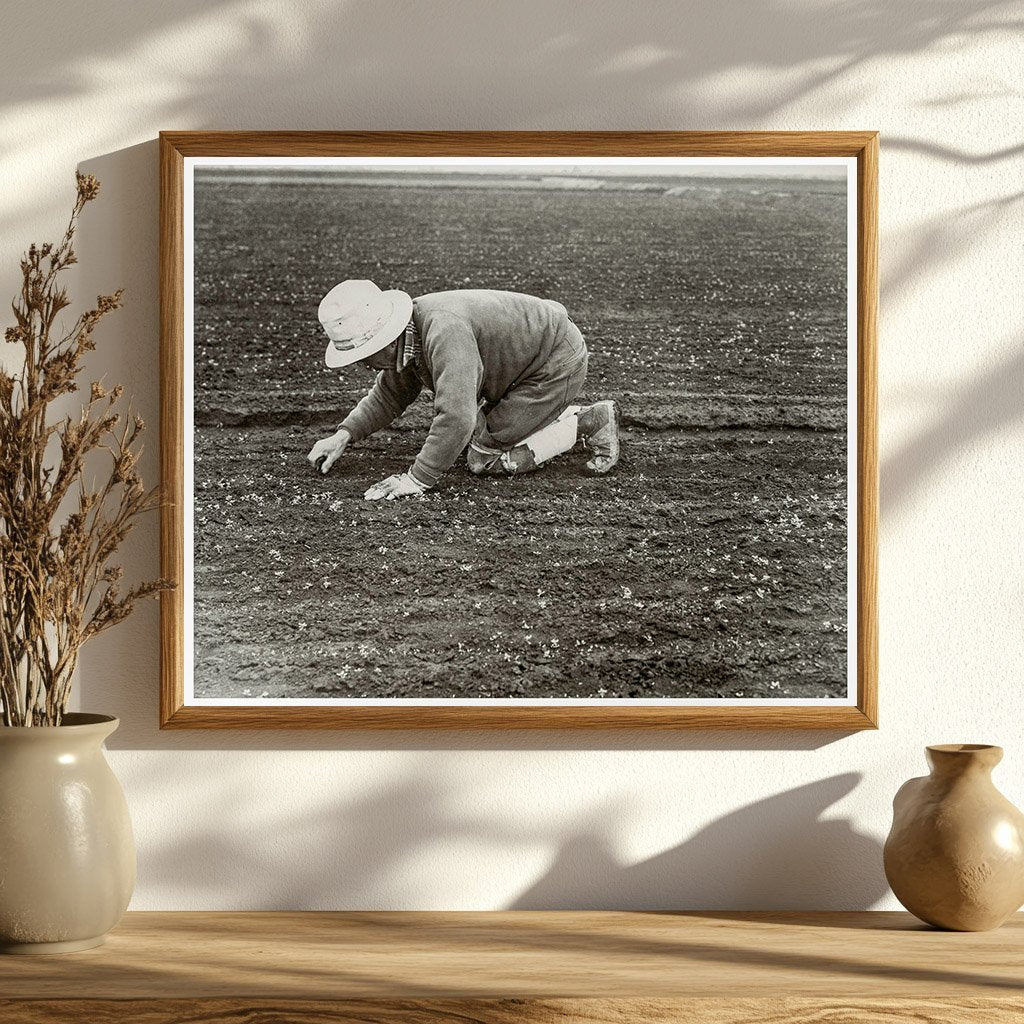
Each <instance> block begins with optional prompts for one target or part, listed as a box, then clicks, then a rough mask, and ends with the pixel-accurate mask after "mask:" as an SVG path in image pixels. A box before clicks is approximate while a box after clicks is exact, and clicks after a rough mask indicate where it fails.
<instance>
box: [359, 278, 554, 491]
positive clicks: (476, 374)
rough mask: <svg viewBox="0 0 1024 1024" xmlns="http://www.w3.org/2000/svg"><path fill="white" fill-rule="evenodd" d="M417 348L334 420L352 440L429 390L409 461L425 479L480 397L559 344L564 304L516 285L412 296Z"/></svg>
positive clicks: (473, 415) (502, 388)
mask: <svg viewBox="0 0 1024 1024" xmlns="http://www.w3.org/2000/svg"><path fill="white" fill-rule="evenodd" d="M412 319H413V323H414V324H415V325H416V328H417V330H418V332H419V337H420V345H421V348H422V354H421V356H420V358H419V359H418V360H417V361H416V362H414V363H411V364H410V365H408V366H406V367H405V369H403V370H398V369H395V370H382V371H381V372H380V374H378V376H377V380H376V381H375V383H374V385H373V387H372V388H371V389H370V392H369V393H368V394H367V395H366V396H365V397H364V398H363V399H362V400H361V401H360V402H359V404H358V405H357V406H356V407H355V408H354V409H353V410H352V412H350V413H349V415H348V416H347V417H346V418H345V421H344V422H343V423H342V424H341V425H342V427H344V428H345V429H346V430H347V431H348V432H349V433H350V434H351V435H352V439H353V440H355V441H359V440H361V439H362V438H364V437H368V436H369V435H370V434H372V433H374V432H375V431H377V430H380V429H382V428H383V427H386V426H387V425H388V424H389V423H390V422H391V421H392V420H394V419H395V417H397V416H398V415H399V414H400V413H401V412H402V411H403V410H404V409H405V408H406V407H407V406H409V405H410V404H411V403H412V402H413V401H414V400H415V398H416V396H417V395H418V394H419V393H420V390H421V389H422V388H423V387H426V388H427V389H429V390H431V391H433V393H434V420H433V422H432V423H431V425H430V433H429V434H428V435H427V439H426V441H425V442H424V444H423V448H422V449H421V450H420V453H419V455H418V456H417V457H416V461H415V462H414V463H413V466H412V473H413V476H415V477H416V479H417V480H419V481H420V483H423V484H426V485H427V486H433V485H434V484H435V483H437V481H438V480H439V479H440V477H441V475H442V474H443V473H444V472H445V471H446V470H448V469H449V468H451V466H452V465H453V464H454V463H455V460H456V459H457V458H458V457H459V455H460V454H461V453H462V451H463V449H464V448H465V447H466V445H467V444H469V441H470V438H471V437H472V436H473V431H474V430H475V428H476V423H477V409H478V408H479V405H480V402H481V400H486V401H487V402H489V403H492V404H493V403H496V402H498V401H500V400H501V398H503V397H504V395H505V394H506V393H507V392H508V390H509V389H510V388H511V387H513V386H514V385H516V384H518V383H519V382H520V381H523V380H526V379H527V378H529V377H531V376H534V375H536V374H538V373H541V372H542V371H543V367H544V366H545V365H546V364H547V363H548V362H549V360H550V359H551V356H552V353H554V352H556V351H557V350H558V349H559V347H560V346H561V345H562V344H564V343H565V340H566V331H567V329H568V325H569V317H568V314H567V312H566V309H565V306H563V305H562V304H561V303H560V302H555V301H554V300H552V299H539V298H536V297H535V296H533V295H521V294H519V293H518V292H502V291H491V290H483V289H466V290H463V291H449V292H433V293H432V294H430V295H421V296H420V297H419V298H417V299H414V300H413V307H412Z"/></svg>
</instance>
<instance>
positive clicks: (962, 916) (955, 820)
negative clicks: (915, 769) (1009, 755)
mask: <svg viewBox="0 0 1024 1024" xmlns="http://www.w3.org/2000/svg"><path fill="white" fill-rule="evenodd" d="M927 753H928V763H929V764H930V766H931V775H928V776H925V777H923V778H918V779H911V780H910V781H909V782H906V783H904V784H903V786H902V788H901V789H900V790H899V792H898V793H897V794H896V797H895V799H894V800H893V822H892V831H891V832H890V833H889V838H888V839H887V840H886V843H885V854H884V859H885V876H886V878H887V879H888V880H889V885H890V886H892V891H893V892H894V893H895V894H896V898H897V899H898V900H899V901H900V903H902V904H903V906H905V907H906V908H907V910H909V911H910V912H911V913H912V914H914V915H915V916H916V917H919V918H921V920H922V921H926V922H928V924H932V925H935V926H936V927H938V928H949V929H951V930H954V931H966V932H977V931H987V930H988V929H990V928H998V927H999V925H1001V924H1002V923H1003V922H1004V921H1005V920H1006V919H1007V918H1008V917H1009V916H1010V915H1011V914H1013V913H1014V912H1015V911H1016V910H1018V909H1019V908H1020V906H1021V904H1024V815H1022V814H1021V812H1020V811H1018V810H1017V808H1016V807H1014V806H1013V804H1011V803H1010V801H1009V800H1007V799H1006V797H1004V796H1003V795H1002V793H1000V792H999V790H997V789H996V787H995V786H994V785H993V784H992V774H991V773H992V769H993V768H994V767H995V766H996V765H997V764H998V763H999V762H1000V760H1002V757H1003V751H1002V750H1001V749H1000V748H999V747H992V746H984V745H980V744H949V745H943V746H934V747H928V748H927Z"/></svg>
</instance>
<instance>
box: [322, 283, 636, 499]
mask: <svg viewBox="0 0 1024 1024" xmlns="http://www.w3.org/2000/svg"><path fill="white" fill-rule="evenodd" d="M319 316H320V323H321V324H322V325H323V328H324V330H325V331H326V332H327V336H328V338H329V339H330V340H329V342H328V344H327V353H326V356H325V361H326V363H327V365H328V366H330V367H339V366H348V365H349V364H351V363H357V362H359V363H365V364H366V365H368V366H370V367H373V368H374V369H376V370H379V371H380V372H379V373H378V374H377V379H376V382H375V383H374V385H373V387H372V388H371V389H370V392H369V393H368V394H367V395H366V397H364V398H363V399H362V401H360V402H359V404H358V405H357V406H356V407H355V408H354V409H353V410H352V412H350V413H349V415H348V416H347V417H346V418H345V421H344V422H343V423H342V424H341V426H340V427H339V428H338V430H337V432H336V433H334V434H332V435H331V436H330V437H325V438H323V439H322V440H320V441H317V443H316V444H315V445H313V448H312V450H311V451H310V453H309V455H308V460H309V462H310V464H311V465H313V466H316V467H319V469H320V471H321V472H322V473H326V472H327V471H328V470H329V469H330V468H331V466H333V465H334V463H335V462H337V460H338V459H339V458H340V457H341V455H342V454H343V453H344V451H345V449H346V448H347V447H348V445H349V443H350V442H352V441H359V440H361V439H363V438H365V437H369V436H370V434H373V433H374V432H375V431H378V430H381V429H383V428H384V427H386V426H387V425H388V424H389V423H391V421H392V420H394V419H395V418H396V417H397V416H398V415H399V414H400V413H402V411H403V410H404V409H405V408H406V407H407V406H408V405H409V404H410V403H411V402H412V401H413V400H414V399H415V398H416V396H417V395H418V394H419V393H420V391H421V390H422V389H423V388H427V389H428V390H429V391H432V392H433V394H434V420H433V422H432V423H431V425H430V432H429V434H428V435H427V439H426V441H425V442H424V444H423V448H422V449H421V450H420V453H419V455H418V456H417V457H416V460H415V461H414V462H413V464H412V466H411V467H410V468H409V469H408V470H407V471H406V472H404V473H399V474H396V475H395V476H390V477H388V478H387V479H386V480H382V481H381V482H380V483H378V484H374V486H373V487H371V488H370V489H369V490H368V491H367V492H366V495H365V496H366V497H367V498H368V499H370V500H374V499H377V498H401V497H406V496H409V495H418V494H422V493H423V492H424V491H425V490H427V489H428V488H430V487H432V486H433V485H434V484H436V483H437V481H438V480H439V479H440V478H441V475H442V474H443V473H444V472H445V471H446V470H448V469H450V468H451V466H452V465H453V464H454V463H455V461H456V459H458V457H459V455H460V454H461V453H462V451H463V450H464V449H465V448H466V446H467V445H469V452H468V456H467V460H468V464H469V468H470V470H471V471H472V472H473V473H476V474H493V473H507V474H516V473H528V472H530V471H532V470H534V469H536V468H537V467H538V466H540V465H543V464H544V463H545V462H547V461H548V460H549V459H553V458H554V457H555V456H556V455H561V454H562V453H563V452H567V451H569V450H570V449H571V448H573V447H575V445H576V443H577V441H581V442H582V444H583V446H584V447H585V448H586V449H587V451H588V452H589V454H590V460H589V461H588V462H587V464H586V468H587V470H588V471H589V472H590V473H592V474H604V473H608V472H610V471H611V470H612V469H613V468H614V467H615V464H616V463H617V462H618V460H619V439H618V422H617V421H618V408H617V406H616V404H615V403H614V402H611V401H603V402H597V403H595V404H593V405H587V406H580V405H573V404H571V403H572V402H573V401H574V400H575V399H576V398H577V397H578V396H579V394H580V393H581V391H582V390H583V384H584V381H585V380H586V378H587V346H586V343H585V342H584V340H583V335H582V334H580V331H579V328H577V326H576V325H575V324H574V323H573V322H572V321H571V320H570V319H569V315H568V313H567V312H566V309H565V307H564V306H563V305H562V304H561V303H559V302H554V301H553V300H550V299H538V298H536V297H534V296H532V295H521V294H519V293H516V292H504V291H492V290H484V289H466V290H461V291H448V292H434V293H433V294H430V295H421V296H420V297H419V298H417V299H413V298H412V297H411V296H409V295H408V294H407V293H406V292H403V291H398V290H393V291H383V292H382V291H381V290H380V289H379V288H378V287H377V286H376V285H375V284H374V283H373V282H372V281H343V282H342V283H341V284H339V285H338V286H337V287H335V288H332V289H331V291H330V292H328V293H327V295H326V296H324V299H323V301H322V302H321V303H320V311H319Z"/></svg>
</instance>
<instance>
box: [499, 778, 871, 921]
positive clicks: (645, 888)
mask: <svg viewBox="0 0 1024 1024" xmlns="http://www.w3.org/2000/svg"><path fill="white" fill-rule="evenodd" d="M860 780H861V775H860V773H857V772H850V773H847V774H843V775H835V776H832V777H831V778H826V779H821V780H819V781H816V782H812V783H809V784H807V785H805V786H798V787H796V788H794V789H789V790H785V791H783V792H781V793H777V794H775V795H774V796H770V797H767V798H766V799H763V800H759V801H757V802H756V803H753V804H748V805H746V806H744V807H741V808H739V809H738V810H735V811H732V812H731V813H730V814H726V815H724V816H723V817H721V818H719V819H718V820H717V821H714V822H712V823H711V824H710V825H708V826H707V827H706V828H703V829H701V830H700V831H699V832H697V833H696V834H694V835H693V836H691V837H690V838H689V839H687V840H686V841H685V842H683V843H681V844H680V845H679V846H676V847H673V848H672V849H670V850H666V851H665V852H663V853H659V854H657V855H656V856H654V857H650V858H648V859H647V860H643V861H640V862H639V863H637V864H623V863H622V862H621V860H619V859H618V858H617V857H616V856H615V855H614V853H613V851H612V850H611V848H610V845H609V842H608V839H607V835H606V834H602V832H601V831H595V832H592V833H582V834H580V835H577V836H576V837H575V838H574V839H572V840H570V841H569V842H567V843H564V844H563V845H562V846H561V847H560V848H559V850H558V852H557V853H556V855H555V857H554V859H553V861H552V864H551V867H550V868H549V869H548V871H547V872H546V874H545V875H544V876H543V877H542V878H540V879H538V880H537V881H536V882H535V883H534V884H533V885H532V886H530V888H529V889H527V890H526V891H525V892H523V893H522V894H521V895H520V896H519V897H518V898H517V899H516V900H515V902H514V903H513V904H512V905H511V909H514V910H540V909H552V908H560V907H565V908H570V907H571V908H573V909H578V910H586V909H599V908H606V909H607V908H612V909H614V908H617V907H622V908H628V909H630V910H658V909H672V908H677V909H678V908H684V907H695V908H699V907H700V906H701V905H704V906H713V907H715V908H717V909H724V910H729V909H735V910H774V909H786V910H799V909H801V908H802V909H814V908H820V907H823V906H828V907H832V908H835V907H836V906H837V900H839V899H840V898H841V900H842V903H843V905H844V906H845V907H846V908H847V909H864V908H866V907H870V906H871V905H872V904H874V903H875V902H877V901H878V900H879V899H881V897H882V896H883V895H884V894H885V893H886V891H887V889H888V887H887V885H886V882H885V878H884V877H883V875H882V872H881V870H880V868H881V859H882V857H881V846H880V844H879V843H878V842H877V841H876V840H875V839H873V838H871V837H870V836H867V835H864V834H863V833H861V832H858V831H856V830H855V829H854V828H853V826H852V824H851V822H850V820H849V819H848V818H833V819H823V818H822V815H823V814H824V813H825V811H827V809H828V808H829V807H830V806H831V805H832V804H834V803H836V802H837V801H839V800H841V799H843V798H844V797H845V796H847V795H848V794H849V793H850V792H852V790H853V789H854V788H855V787H856V786H857V784H858V783H859V782H860ZM673 891H675V892H677V893H678V894H680V897H681V901H680V902H677V903H676V902H673V901H672V893H673ZM701 901H704V902H703V904H702V903H701Z"/></svg>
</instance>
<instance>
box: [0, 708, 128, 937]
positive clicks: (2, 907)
mask: <svg viewBox="0 0 1024 1024" xmlns="http://www.w3.org/2000/svg"><path fill="white" fill-rule="evenodd" d="M116 728H117V719H116V718H111V717H109V716H106V715H83V714H69V715H65V716H64V720H63V724H62V725H58V726H56V727H54V726H29V727H23V726H11V727H3V726H0V952H3V953H70V952H73V951H75V950H79V949H89V948H91V947H92V946H98V945H99V944H100V943H101V942H103V940H104V939H105V938H106V934H107V932H108V931H110V929H111V928H113V927H114V925H115V924H117V922H118V921H119V920H120V918H121V915H122V914H123V913H124V911H125V908H126V907H127V906H128V901H129V900H130V899H131V895H132V889H133V888H134V886H135V843H134V840H133V837H132V826H131V820H130V819H129V817H128V804H127V803H126V801H125V798H124V792H123V790H122V789H121V786H120V783H118V781H117V779H116V778H115V776H114V773H113V772H112V771H111V770H110V765H109V764H108V763H107V759H106V757H105V756H104V754H103V741H104V740H105V739H106V738H107V737H108V736H109V735H110V734H111V733H112V732H113V731H114V730H115V729H116Z"/></svg>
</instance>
